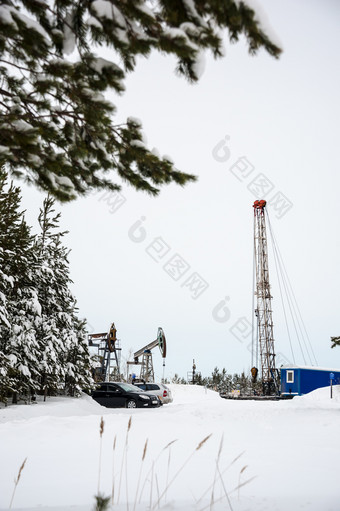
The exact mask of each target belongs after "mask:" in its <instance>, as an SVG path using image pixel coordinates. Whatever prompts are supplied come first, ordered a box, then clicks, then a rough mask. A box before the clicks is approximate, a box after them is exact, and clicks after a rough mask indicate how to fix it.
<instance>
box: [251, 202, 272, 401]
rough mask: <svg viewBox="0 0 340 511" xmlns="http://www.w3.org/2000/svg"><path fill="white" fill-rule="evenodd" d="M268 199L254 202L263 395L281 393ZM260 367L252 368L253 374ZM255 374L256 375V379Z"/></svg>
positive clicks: (257, 304) (257, 317)
mask: <svg viewBox="0 0 340 511" xmlns="http://www.w3.org/2000/svg"><path fill="white" fill-rule="evenodd" d="M265 207H266V201H265V200H257V201H255V202H254V205H253V208H254V262H255V278H256V290H255V295H256V302H257V303H256V309H255V316H256V319H257V339H258V340H257V348H259V351H260V361H261V376H262V386H263V394H264V395H274V394H277V393H278V375H277V370H276V367H275V349H274V336H273V319H272V306H271V300H272V296H271V293H270V283H269V269H268V247H267V232H266V219H265ZM255 370H256V376H257V369H256V368H255V367H254V368H253V369H252V374H253V377H254V376H255ZM256 376H255V379H256Z"/></svg>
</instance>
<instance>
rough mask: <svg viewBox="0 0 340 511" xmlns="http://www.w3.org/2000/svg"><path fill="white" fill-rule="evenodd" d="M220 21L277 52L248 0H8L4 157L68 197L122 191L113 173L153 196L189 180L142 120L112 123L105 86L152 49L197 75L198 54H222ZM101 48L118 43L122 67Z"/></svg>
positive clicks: (2, 88) (3, 48)
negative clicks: (157, 148) (147, 135)
mask: <svg viewBox="0 0 340 511" xmlns="http://www.w3.org/2000/svg"><path fill="white" fill-rule="evenodd" d="M223 29H227V30H228V32H229V38H230V40H231V41H233V42H234V41H237V40H238V39H239V37H240V36H241V35H244V36H245V37H246V39H247V41H248V46H249V51H250V53H251V54H254V53H256V52H257V51H258V49H259V48H264V49H265V50H266V51H268V52H269V54H270V55H273V56H274V57H277V56H278V55H279V54H280V51H281V50H280V49H279V48H278V47H277V46H276V45H275V44H274V43H273V42H272V41H271V40H270V39H269V37H268V36H267V35H266V33H265V31H264V29H263V28H262V26H261V23H260V21H259V19H258V16H257V15H256V13H255V12H254V10H253V9H252V8H251V7H249V6H248V4H247V2H246V1H245V0H244V1H238V0H220V1H216V0H204V1H202V0H171V1H170V0H81V1H80V0H54V1H53V0H52V1H51V2H48V3H46V2H42V1H39V0H22V1H21V0H4V1H3V2H2V3H1V14H0V78H1V81H0V83H1V85H0V96H1V98H0V100H1V112H0V164H1V163H6V165H7V167H8V168H9V169H10V171H11V172H12V173H13V174H14V175H15V176H19V177H23V178H24V179H26V180H27V181H29V182H33V183H35V184H36V185H37V186H38V187H40V188H41V189H43V190H47V191H49V192H50V193H51V194H52V195H54V196H55V197H57V198H58V199H59V200H63V201H68V200H72V199H73V198H75V197H76V196H77V195H83V194H85V193H86V192H87V191H88V190H91V189H99V188H106V189H109V190H117V189H119V186H118V184H117V183H116V182H115V181H114V179H113V176H112V174H113V173H114V172H116V173H117V174H118V175H119V176H120V178H121V179H123V180H124V181H125V182H128V183H130V184H131V185H132V186H134V187H135V188H136V189H138V190H145V191H147V192H149V193H152V194H156V193H157V192H158V191H159V187H160V186H162V185H164V184H167V183H171V182H175V183H178V184H179V185H184V184H185V183H186V182H188V181H193V180H194V179H195V178H194V176H193V175H191V174H186V173H183V172H181V171H179V170H177V169H176V168H175V166H174V164H173V163H172V162H171V161H169V159H168V158H167V157H163V158H161V157H159V156H157V154H156V153H155V152H152V151H150V150H149V149H148V148H147V146H146V145H145V143H144V141H143V134H142V129H141V124H140V122H139V121H138V120H136V119H133V118H130V119H127V121H126V122H123V123H121V122H117V121H115V119H114V113H115V106H114V105H113V104H112V103H110V102H109V101H108V100H107V99H105V97H104V94H105V92H107V91H108V90H109V89H113V91H114V92H115V93H117V94H121V93H122V92H123V91H124V83H123V82H124V79H125V75H126V73H127V72H131V71H133V70H134V69H135V66H136V62H137V57H138V56H140V55H141V56H144V57H148V56H149V55H150V53H151V52H152V50H157V51H159V52H161V53H163V54H171V55H174V56H175V57H176V59H177V72H178V74H179V75H183V76H184V77H186V78H187V79H188V80H189V81H192V82H194V81H196V80H198V78H199V75H200V62H201V54H202V52H204V51H206V50H211V52H212V53H213V55H214V57H215V58H218V57H222V56H223V53H224V51H223V42H222V40H223V33H222V30H223ZM95 48H99V50H102V51H103V50H107V49H109V50H111V52H112V50H114V51H113V55H114V56H115V58H116V59H117V60H118V59H119V62H121V65H122V67H119V66H118V65H117V64H116V63H114V62H111V61H108V60H106V59H104V58H102V57H99V56H97V55H96V54H95V53H94V51H93V50H94V49H95ZM70 54H73V55H72V61H71V60H67V56H68V55H70ZM73 57H74V58H73ZM112 171H113V172H112Z"/></svg>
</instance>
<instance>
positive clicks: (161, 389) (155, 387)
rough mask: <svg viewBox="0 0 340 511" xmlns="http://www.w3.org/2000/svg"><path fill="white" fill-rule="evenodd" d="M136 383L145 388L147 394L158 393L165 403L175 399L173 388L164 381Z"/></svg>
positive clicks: (137, 385) (142, 388)
mask: <svg viewBox="0 0 340 511" xmlns="http://www.w3.org/2000/svg"><path fill="white" fill-rule="evenodd" d="M134 385H135V386H136V387H139V388H140V389H141V390H143V392H144V393H145V394H156V396H158V397H159V399H160V400H161V401H162V403H163V404H167V403H172V401H173V399H172V394H171V390H170V389H169V387H167V386H166V385H164V383H134Z"/></svg>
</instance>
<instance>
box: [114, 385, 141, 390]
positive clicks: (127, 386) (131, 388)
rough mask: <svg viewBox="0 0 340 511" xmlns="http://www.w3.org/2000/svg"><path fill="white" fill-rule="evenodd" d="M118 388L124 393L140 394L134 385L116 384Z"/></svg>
mask: <svg viewBox="0 0 340 511" xmlns="http://www.w3.org/2000/svg"><path fill="white" fill-rule="evenodd" d="M116 385H117V386H118V387H120V388H121V389H123V390H125V392H140V389H139V388H136V387H135V386H134V385H131V384H130V383H116Z"/></svg>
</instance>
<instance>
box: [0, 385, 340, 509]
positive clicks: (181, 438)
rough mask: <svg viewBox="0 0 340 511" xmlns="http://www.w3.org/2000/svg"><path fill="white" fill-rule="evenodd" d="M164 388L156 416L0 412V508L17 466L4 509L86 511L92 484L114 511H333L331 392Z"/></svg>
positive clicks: (53, 408) (54, 407)
mask: <svg viewBox="0 0 340 511" xmlns="http://www.w3.org/2000/svg"><path fill="white" fill-rule="evenodd" d="M171 388H172V392H173V396H174V402H173V403H172V404H169V405H165V406H163V407H161V408H158V409H145V410H141V409H137V410H132V411H131V410H125V409H106V408H102V407H101V406H100V405H98V404H97V403H96V402H94V401H93V400H92V399H91V398H90V397H88V396H85V395H84V396H83V397H82V398H80V399H66V398H50V399H49V400H48V402H47V403H37V404H34V405H17V406H9V407H7V408H1V409H0V508H1V509H8V507H9V503H10V501H11V497H12V493H13V488H14V479H15V478H16V477H17V474H18V470H19V467H20V466H21V464H22V462H23V460H24V459H25V458H26V457H27V462H26V465H25V467H24V469H23V471H22V474H21V478H20V481H19V483H18V486H17V489H16V493H15V496H14V501H13V506H12V508H15V509H19V508H25V509H32V508H34V509H37V508H39V509H40V510H43V509H46V508H49V509H51V508H55V509H61V508H63V509H66V508H68V509H71V507H72V508H73V509H75V511H77V510H82V511H83V510H90V509H93V506H94V495H95V494H96V493H97V491H98V480H99V485H100V488H99V490H100V492H101V493H103V494H105V495H107V496H108V495H111V492H112V481H113V480H114V505H113V508H112V509H117V510H119V511H122V510H128V511H133V510H134V509H136V511H137V510H138V511H140V510H147V509H150V508H151V509H153V510H157V509H164V510H169V511H170V510H176V511H177V510H181V511H182V510H183V511H184V510H190V509H195V510H202V511H203V510H205V509H206V510H211V509H213V510H215V511H219V510H222V509H223V510H229V509H233V510H234V511H245V510H251V511H265V510H270V511H281V510H282V511H287V510H288V509H289V510H290V511H295V510H306V511H307V510H308V511H331V510H332V511H339V509H340V484H339V481H340V479H339V477H340V476H339V459H340V427H339V426H340V386H337V387H334V388H333V392H334V397H333V400H331V399H330V397H329V388H324V389H319V390H317V391H314V392H312V393H311V394H308V395H306V396H304V397H296V398H294V399H293V400H291V401H281V402H273V401H271V402H263V403H262V402H255V401H236V400H225V399H222V398H220V397H219V396H218V394H217V393H215V392H212V391H207V390H205V389H204V388H203V387H194V386H190V385H188V386H185V385H171ZM101 416H103V419H104V433H103V436H102V453H101V463H100V466H101V471H100V477H99V457H100V434H99V428H100V418H101ZM130 417H132V421H131V427H130V430H129V432H128V433H127V427H128V422H129V419H130ZM210 434H211V435H212V436H211V437H210V438H209V439H208V440H206V442H205V443H204V444H203V445H201V446H200V448H198V446H199V444H200V443H201V441H202V440H203V439H205V438H206V437H207V436H208V435H210ZM146 439H148V445H147V449H146V453H145V459H144V460H143V461H142V456H143V450H144V445H145V441H146ZM173 440H176V441H175V442H174V443H172V444H171V445H168V444H169V443H170V442H172V441H173ZM114 442H115V449H113V445H114ZM125 445H127V448H126V447H125ZM197 448H198V449H197ZM217 462H218V463H217ZM113 474H114V478H113ZM243 483H246V484H244V485H243ZM239 485H241V486H240V487H239V488H238V489H237V487H238V486H239ZM137 488H138V492H137ZM166 488H167V490H166ZM136 494H137V498H136ZM158 501H159V502H158Z"/></svg>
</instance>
